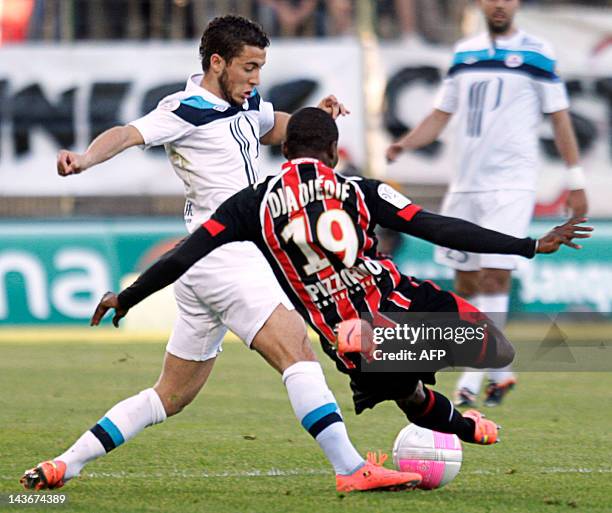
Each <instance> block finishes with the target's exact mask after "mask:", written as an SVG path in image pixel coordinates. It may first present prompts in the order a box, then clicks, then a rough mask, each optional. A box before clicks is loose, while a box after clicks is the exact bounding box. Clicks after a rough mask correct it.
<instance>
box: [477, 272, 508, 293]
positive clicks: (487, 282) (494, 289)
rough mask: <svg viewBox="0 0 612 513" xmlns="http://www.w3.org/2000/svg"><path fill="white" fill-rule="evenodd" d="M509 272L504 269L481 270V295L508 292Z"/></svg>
mask: <svg viewBox="0 0 612 513" xmlns="http://www.w3.org/2000/svg"><path fill="white" fill-rule="evenodd" d="M510 280H511V275H510V271H507V270H506V269H483V270H482V271H481V275H480V292H481V293H482V294H505V293H507V292H508V291H509V290H510Z"/></svg>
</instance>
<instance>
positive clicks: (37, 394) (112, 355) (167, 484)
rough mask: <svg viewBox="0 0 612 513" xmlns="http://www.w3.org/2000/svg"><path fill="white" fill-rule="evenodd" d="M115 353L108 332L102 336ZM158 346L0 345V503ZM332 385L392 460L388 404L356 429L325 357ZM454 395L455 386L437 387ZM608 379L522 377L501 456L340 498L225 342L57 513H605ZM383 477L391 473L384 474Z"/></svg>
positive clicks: (259, 364) (119, 392)
mask: <svg viewBox="0 0 612 513" xmlns="http://www.w3.org/2000/svg"><path fill="white" fill-rule="evenodd" d="M109 340H112V334H110V333H109ZM163 351H164V343H163V341H161V340H159V341H158V342H154V343H149V344H142V343H134V342H130V341H128V342H125V343H124V342H122V343H99V342H95V343H92V342H85V341H83V342H79V341H73V342H70V343H61V342H54V343H36V342H35V341H28V342H27V343H22V342H21V341H20V340H19V339H18V337H16V338H15V341H14V342H11V341H10V340H6V337H4V341H3V342H2V343H0V390H1V391H2V393H1V394H0V495H4V496H6V494H10V493H18V492H20V487H19V485H18V479H19V477H20V475H21V473H22V471H23V470H24V469H26V468H29V467H30V466H32V465H33V464H35V463H37V462H38V461H40V460H41V459H46V458H50V457H53V456H55V455H57V454H59V453H60V452H61V451H63V450H64V449H65V448H66V447H68V446H69V445H70V444H71V443H72V442H73V441H74V440H75V439H76V438H77V437H78V436H79V435H80V434H81V433H82V432H83V431H84V430H85V429H88V428H89V427H91V426H92V425H93V424H94V423H95V422H96V421H97V420H98V419H99V418H100V417H101V416H102V415H103V414H104V412H105V411H106V410H108V409H109V408H110V407H111V406H112V405H113V404H115V403H116V402H118V401H119V400H121V399H123V398H125V397H127V396H130V395H133V394H134V393H136V392H138V391H140V390H142V389H143V388H147V387H149V386H151V385H152V384H153V383H154V381H155V379H156V378H157V375H158V372H159V369H160V364H161V359H162V356H163ZM321 361H322V362H323V365H324V368H325V369H326V375H327V378H328V381H329V384H330V386H331V388H332V389H333V391H334V392H335V394H336V397H337V399H338V401H339V404H340V406H341V408H342V409H343V411H344V416H345V420H346V423H347V426H348V429H349V433H350V434H351V437H352V439H353V441H354V443H355V445H356V446H357V447H358V448H359V449H360V450H361V451H362V452H365V451H366V450H368V449H384V450H387V451H389V450H390V447H391V444H392V442H393V439H394V436H395V434H396V433H397V432H398V431H399V429H400V428H401V427H403V426H404V425H405V420H404V418H403V416H402V414H401V413H400V411H399V410H398V409H397V408H395V407H394V406H393V405H392V404H384V405H380V406H378V407H377V408H376V409H375V410H371V411H367V412H365V413H364V414H362V415H360V416H359V417H357V416H355V415H354V413H353V411H352V408H351V401H350V395H349V389H348V383H347V381H346V378H345V376H342V375H340V374H339V373H337V372H336V371H335V370H334V369H333V368H332V367H331V365H330V362H329V361H328V360H327V359H326V357H325V356H324V355H321ZM439 377H440V380H439V381H440V386H439V387H438V389H439V390H442V391H443V392H449V391H450V389H451V388H452V385H453V383H454V380H455V379H456V376H455V375H454V374H450V373H442V374H439ZM611 391H612V375H611V374H605V373H574V374H569V373H563V374H561V373H539V374H536V373H525V374H522V375H521V376H520V383H519V386H518V388H517V389H516V390H515V391H514V392H513V393H512V394H511V395H510V396H509V397H508V399H507V401H506V403H505V404H504V405H503V407H502V408H500V409H497V410H490V411H489V412H487V413H488V414H489V416H490V417H491V418H494V419H495V420H496V421H498V423H500V424H502V425H503V431H502V440H503V442H502V443H501V444H498V445H496V446H492V447H474V446H467V445H466V444H464V464H463V468H462V470H461V472H460V474H459V476H458V477H457V478H456V479H455V481H454V482H453V483H451V484H450V485H449V486H447V487H446V488H443V489H440V490H435V491H420V490H417V491H413V492H401V493H362V494H338V493H336V492H335V488H334V479H333V473H332V471H331V470H330V467H329V466H328V465H327V463H326V461H325V459H324V457H323V454H322V453H321V451H320V450H319V449H318V447H317V445H316V444H315V442H314V441H313V440H312V439H311V438H310V436H309V435H308V434H307V433H306V432H304V431H303V429H302V428H301V427H300V426H299V424H298V422H297V421H296V419H295V418H294V416H293V412H292V410H291V407H290V405H289V402H288V400H287V397H286V393H285V389H284V387H283V386H282V383H281V381H280V377H279V376H278V375H277V374H276V373H275V372H274V371H273V370H272V369H270V368H268V367H267V365H266V364H265V363H264V362H263V360H262V359H261V358H260V357H258V355H256V354H255V353H253V352H250V351H248V350H246V349H245V348H244V347H243V346H242V345H241V344H238V343H228V344H226V345H225V350H224V352H223V354H222V355H221V356H220V358H219V359H218V362H217V365H216V367H215V370H214V371H213V374H212V377H211V380H210V381H209V383H208V385H207V386H206V387H205V389H204V390H203V392H202V393H201V394H200V396H199V397H198V398H197V399H196V401H195V402H194V403H193V404H192V405H191V406H189V407H188V408H187V409H186V410H185V411H183V412H182V413H181V414H179V415H178V416H176V417H174V418H171V419H170V420H168V421H167V422H165V423H163V424H161V425H159V426H155V427H153V428H149V429H147V430H145V432H144V433H142V434H141V435H139V436H138V437H136V438H135V439H134V440H132V441H130V442H129V443H127V444H126V445H125V446H122V447H120V448H119V449H117V450H116V451H114V452H112V453H111V454H110V455H108V456H107V457H105V458H102V459H100V460H98V461H96V462H94V463H92V464H90V465H89V466H88V467H86V469H85V471H84V474H83V475H82V477H81V478H79V479H77V480H74V481H72V482H70V483H69V484H68V485H67V486H66V487H64V488H63V489H62V490H60V492H64V493H66V494H67V495H68V504H67V505H62V506H54V507H52V506H45V507H35V506H28V507H25V506H15V505H14V506H9V505H7V504H2V505H0V511H3V512H4V511H19V510H21V509H22V508H25V509H26V510H27V511H49V510H53V511H64V512H73V511H74V512H121V513H127V512H144V511H159V512H174V511H181V512H191V511H198V512H214V513H224V512H232V513H237V512H239V513H247V512H258V513H259V512H262V513H264V512H265V513H273V512H291V513H299V512H307V513H313V512H327V511H345V510H346V511H351V512H353V513H358V512H364V513H365V512H367V513H372V512H377V513H382V512H393V513H396V512H398V511H410V512H413V513H417V512H427V513H430V512H444V513H452V512H457V513H469V512H503V513H506V512H517V513H518V512H520V513H525V512H547V513H556V512H562V511H578V512H581V513H584V512H604V511H610V509H611V507H612V485H611V482H612V447H611V430H610V423H611V421H612V392H611ZM388 464H389V463H388Z"/></svg>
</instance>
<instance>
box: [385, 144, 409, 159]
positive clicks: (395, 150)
mask: <svg viewBox="0 0 612 513" xmlns="http://www.w3.org/2000/svg"><path fill="white" fill-rule="evenodd" d="M404 150H405V148H404V147H403V146H402V145H401V144H400V143H398V142H395V143H393V144H391V145H390V146H389V147H388V148H387V162H395V161H396V160H397V157H399V156H400V155H401V154H402V153H403V152H404Z"/></svg>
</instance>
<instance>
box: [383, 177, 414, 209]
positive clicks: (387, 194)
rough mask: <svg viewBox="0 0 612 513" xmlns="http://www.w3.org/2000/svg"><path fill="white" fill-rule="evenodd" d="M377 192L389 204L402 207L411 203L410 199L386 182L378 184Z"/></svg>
mask: <svg viewBox="0 0 612 513" xmlns="http://www.w3.org/2000/svg"><path fill="white" fill-rule="evenodd" d="M377 192H378V195H379V196H380V197H381V199H384V200H385V201H386V202H388V203H391V205H393V206H394V207H397V208H399V209H402V208H404V207H406V206H407V205H410V203H412V201H410V200H409V199H408V198H407V197H406V196H404V195H403V194H401V193H399V192H397V191H396V190H395V189H394V188H393V187H391V186H390V185H387V184H386V183H381V184H380V185H379V186H378V189H377Z"/></svg>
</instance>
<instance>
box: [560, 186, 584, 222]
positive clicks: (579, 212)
mask: <svg viewBox="0 0 612 513" xmlns="http://www.w3.org/2000/svg"><path fill="white" fill-rule="evenodd" d="M565 206H566V208H567V210H568V213H569V214H570V215H572V216H573V217H584V216H585V215H586V213H587V210H588V209H589V203H588V201H587V196H586V192H585V191H584V189H579V190H576V191H569V194H568V196H567V200H566V202H565Z"/></svg>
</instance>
